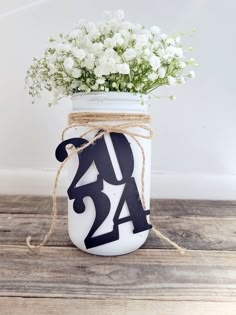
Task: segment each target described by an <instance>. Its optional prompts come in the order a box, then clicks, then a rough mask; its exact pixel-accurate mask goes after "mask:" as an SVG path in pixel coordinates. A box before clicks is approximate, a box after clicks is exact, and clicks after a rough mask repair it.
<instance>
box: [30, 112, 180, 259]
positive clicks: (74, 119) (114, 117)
mask: <svg viewBox="0 0 236 315" xmlns="http://www.w3.org/2000/svg"><path fill="white" fill-rule="evenodd" d="M103 120H106V121H111V122H114V121H122V120H125V121H130V122H127V123H122V124H118V125H107V124H97V123H96V122H100V121H103ZM149 120H150V118H149V116H148V115H145V114H113V113H102V114H99V113H71V114H69V120H68V122H69V126H68V127H66V128H65V129H64V130H63V132H62V141H63V140H64V137H65V133H66V131H68V130H69V129H71V128H75V127H87V128H89V129H88V130H87V131H86V132H84V133H83V134H81V135H80V137H85V136H86V135H88V134H90V133H92V132H94V131H97V130H100V132H99V133H97V134H96V135H95V136H93V137H92V139H91V140H89V141H88V142H87V143H85V144H83V145H82V146H80V147H78V148H74V146H73V145H72V146H70V147H69V148H68V147H67V149H71V152H70V153H69V154H68V156H67V158H66V159H65V160H64V161H63V162H62V163H61V165H60V167H59V168H58V170H57V172H56V177H55V181H54V186H53V194H52V220H51V225H50V228H49V230H48V232H47V233H46V235H45V236H44V239H43V240H42V242H41V243H39V244H38V245H33V244H31V236H28V237H27V238H26V243H27V246H28V248H29V249H30V250H34V249H40V248H41V247H43V246H44V245H45V244H46V243H47V242H48V240H49V238H50V236H51V235H52V233H53V231H54V228H55V224H56V219H57V187H58V181H59V178H60V174H61V171H62V169H63V168H64V166H65V164H66V163H67V162H68V161H69V160H70V159H71V158H72V157H73V156H74V155H75V154H79V153H81V152H82V151H83V150H85V149H86V148H87V147H89V146H90V145H92V144H93V143H95V142H96V141H97V140H98V139H100V138H102V137H104V136H105V135H106V134H109V133H111V132H115V133H122V134H126V135H128V136H130V137H131V138H132V139H133V140H134V141H135V142H136V144H137V145H138V146H139V148H140V150H141V153H142V171H141V198H140V199H141V203H142V206H143V208H144V209H146V202H145V196H144V177H145V162H146V157H145V152H144V149H143V146H142V144H141V143H140V141H139V140H138V139H137V138H143V139H151V138H152V135H153V133H152V130H151V128H150V127H149V126H147V125H145V123H148V122H149ZM91 122H95V124H93V123H91ZM130 128H140V129H141V130H146V131H147V134H142V133H138V132H133V131H130V130H129V129H130ZM149 220H150V219H149ZM152 229H153V231H154V233H155V234H156V236H158V237H159V238H160V239H163V240H165V241H166V242H168V243H169V244H171V245H172V246H173V247H175V248H176V249H177V250H178V251H179V252H180V253H181V254H184V252H185V249H184V248H183V247H181V246H179V245H178V244H177V243H175V242H174V241H172V240H170V239H169V238H168V237H167V236H165V235H164V234H163V233H162V232H161V231H160V230H159V229H157V227H152Z"/></svg>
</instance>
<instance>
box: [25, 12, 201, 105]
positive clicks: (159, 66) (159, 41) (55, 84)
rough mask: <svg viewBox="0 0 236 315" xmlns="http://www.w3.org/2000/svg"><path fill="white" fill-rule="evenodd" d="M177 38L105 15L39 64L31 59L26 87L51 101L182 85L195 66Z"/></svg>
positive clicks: (53, 42)
mask: <svg viewBox="0 0 236 315" xmlns="http://www.w3.org/2000/svg"><path fill="white" fill-rule="evenodd" d="M180 42H181V37H180V35H172V36H168V35H166V34H164V33H161V31H160V29H159V27H157V26H152V27H150V28H146V27H144V26H142V25H140V24H134V23H131V22H128V21H126V20H124V13H123V11H121V10H118V11H117V12H115V13H113V14H112V13H111V12H105V17H104V20H103V21H101V22H99V23H93V22H87V21H85V20H81V21H79V23H78V25H77V26H76V28H75V29H74V30H73V31H72V32H71V33H70V34H60V35H59V37H58V38H57V39H55V38H50V43H49V46H48V48H47V49H46V51H45V53H44V56H43V58H41V59H36V58H34V61H33V64H32V65H31V67H30V68H29V70H28V71H27V76H26V82H27V84H28V86H29V93H30V95H31V96H32V97H33V99H34V98H35V97H36V96H38V95H39V94H40V93H41V91H42V90H43V89H46V90H48V91H52V92H53V95H54V99H55V101H56V100H57V99H59V98H61V97H63V96H71V95H73V94H75V93H78V92H97V91H105V92H108V91H121V92H132V93H145V94H147V93H149V92H151V91H153V90H155V89H156V88H158V87H160V86H168V85H176V84H183V83H185V81H186V79H187V78H192V77H194V75H195V74H194V71H186V69H185V68H186V67H187V66H188V65H190V66H191V65H192V66H193V65H196V63H195V60H194V59H193V58H190V59H187V58H186V57H185V53H184V50H183V47H182V46H181V43H180Z"/></svg>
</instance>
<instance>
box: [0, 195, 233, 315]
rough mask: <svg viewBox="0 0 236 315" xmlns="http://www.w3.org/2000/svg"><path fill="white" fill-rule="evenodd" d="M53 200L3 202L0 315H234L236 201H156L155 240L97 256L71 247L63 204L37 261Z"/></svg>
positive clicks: (27, 198) (60, 201) (63, 202)
mask: <svg viewBox="0 0 236 315" xmlns="http://www.w3.org/2000/svg"><path fill="white" fill-rule="evenodd" d="M50 211H51V198H50V197H39V196H0V244H1V245H0V314H1V315H8V314H9V315H10V314H14V315H23V314H24V315H46V314H47V315H48V314H52V315H54V314H70V315H74V314H79V315H80V314H82V315H84V314H85V315H86V314H97V313H98V312H99V314H101V315H108V314H109V315H112V314H119V315H122V314H125V315H134V314H135V315H154V314H155V315H170V314H171V315H172V314H175V315H190V314H191V315H195V314H196V315H213V314H214V315H218V314H219V315H235V314H236V201H209V200H205V201H201V200H152V202H151V214H152V215H151V217H152V223H153V225H155V226H157V227H158V228H159V229H160V230H161V231H162V232H163V233H164V234H165V235H167V236H168V237H170V238H171V239H172V240H174V241H176V242H177V243H178V244H179V245H181V246H183V247H186V248H188V249H190V250H189V251H187V253H186V254H185V255H180V254H179V253H178V252H177V251H175V250H173V249H172V248H171V247H170V246H169V245H168V244H167V243H165V242H164V241H161V240H159V239H158V238H157V237H156V236H155V235H154V233H152V232H151V233H150V236H149V238H148V240H147V242H146V244H145V245H144V246H143V248H142V249H140V250H137V251H135V252H134V253H131V254H129V255H124V256H118V257H99V256H93V255H88V254H86V253H83V252H81V251H79V250H78V249H77V248H75V247H73V245H72V243H71V242H70V240H69V237H68V233H67V200H66V198H58V219H57V225H56V230H55V233H54V234H53V236H52V238H51V239H50V241H49V243H48V245H49V246H47V247H44V248H42V249H41V251H40V252H39V253H38V254H36V253H32V252H30V251H29V250H28V249H27V248H26V246H25V238H26V236H28V235H29V234H30V235H32V237H33V240H34V241H35V242H38V241H40V240H41V239H42V237H43V236H44V233H45V232H46V231H47V230H48V227H49V225H50V220H51V216H50Z"/></svg>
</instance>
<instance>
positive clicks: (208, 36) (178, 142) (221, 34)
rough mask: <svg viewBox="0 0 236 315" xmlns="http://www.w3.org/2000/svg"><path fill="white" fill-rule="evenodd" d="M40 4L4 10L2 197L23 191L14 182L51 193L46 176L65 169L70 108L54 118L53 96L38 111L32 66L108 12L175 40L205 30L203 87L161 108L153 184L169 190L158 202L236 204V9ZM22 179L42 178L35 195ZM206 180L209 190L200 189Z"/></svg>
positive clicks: (231, 4) (156, 113) (198, 39)
mask: <svg viewBox="0 0 236 315" xmlns="http://www.w3.org/2000/svg"><path fill="white" fill-rule="evenodd" d="M39 2H40V1H37V0H35V1H27V0H25V1H23V0H22V1H7V0H5V1H1V3H0V17H2V18H0V38H1V50H0V69H1V72H0V147H1V154H0V169H1V171H0V176H1V175H2V176H1V179H0V187H3V188H2V189H1V191H0V192H9V193H11V192H12V191H13V190H14V189H12V188H11V187H6V186H5V185H4V184H5V183H6V181H5V182H4V181H3V180H4V179H6V178H5V177H4V176H5V175H6V174H9V175H7V179H6V180H7V182H8V183H9V182H12V179H13V178H14V177H13V178H12V177H11V176H12V175H11V174H14V176H15V177H16V182H17V181H18V183H19V184H21V183H22V185H18V191H19V192H20V191H21V190H23V191H26V192H27V193H36V192H37V191H42V190H41V189H42V187H43V185H44V184H45V180H46V178H47V175H46V174H48V173H49V174H52V173H51V171H52V170H55V169H56V168H57V166H58V163H57V161H55V158H54V149H55V147H56V146H57V144H58V142H59V139H60V131H61V130H62V129H63V127H64V126H65V124H66V114H67V113H68V112H69V110H70V106H69V102H67V101H66V100H65V101H63V102H61V103H60V104H59V105H58V106H56V107H54V108H52V109H50V110H49V109H48V108H47V105H46V102H47V96H46V95H45V96H44V97H43V98H42V99H41V100H40V101H39V102H38V103H37V104H35V105H32V104H31V103H30V98H29V97H28V95H27V93H26V91H25V90H24V83H23V79H24V75H25V70H26V68H27V66H28V65H29V64H30V62H31V60H32V57H33V56H40V54H41V53H42V51H43V47H44V46H45V45H46V43H47V38H48V37H49V36H50V35H52V34H57V33H59V32H60V31H69V30H70V29H71V28H72V27H73V25H74V24H75V23H76V21H77V19H78V18H80V17H87V18H88V19H98V18H99V14H100V12H102V11H103V10H104V9H107V8H108V9H109V8H110V9H117V8H123V9H125V11H126V15H127V17H128V18H130V19H132V20H133V21H137V22H138V21H139V22H141V23H144V24H147V25H152V24H158V25H159V26H160V27H161V28H162V29H163V30H165V31H166V32H175V31H176V30H180V31H190V30H191V29H192V28H193V27H197V28H198V33H196V34H195V36H194V37H193V38H189V37H188V36H187V37H186V41H187V42H188V43H189V44H191V45H193V46H194V47H195V52H194V55H195V56H196V58H197V60H198V62H199V63H200V68H199V69H198V70H197V78H196V79H195V80H194V81H192V82H188V83H187V84H186V85H185V86H184V87H176V88H172V89H171V90H170V89H168V90H167V89H162V90H161V91H160V93H161V94H163V95H166V94H173V93H174V94H175V95H177V100H176V101H175V102H174V103H172V102H169V101H168V100H164V99H163V100H155V99H154V100H153V102H152V118H153V128H154V131H155V138H154V141H153V155H152V162H153V163H152V170H153V178H155V180H154V179H153V180H154V181H156V179H158V180H159V183H160V187H159V189H157V190H156V189H154V191H155V192H154V195H155V196H160V197H162V196H168V197H171V196H173V197H178V196H181V197H185V196H186V197H188V196H192V197H196V198H212V196H214V198H215V199H221V198H223V199H224V197H225V196H229V197H231V198H233V199H235V198H236V196H235V190H234V187H233V186H232V185H233V183H234V178H235V174H236V145H235V135H236V125H235V117H236V109H235V96H236V95H235V94H236V92H235V74H234V71H233V69H234V68H235V66H236V65H235V56H234V54H235V48H236V47H235V46H236V43H235V41H234V37H235V34H234V33H235V31H234V30H235V16H234V15H235V10H236V2H235V1H233V0H227V1H224V2H220V1H218V2H215V1H213V0H209V1H203V0H200V1H194V0H191V1H187V2H186V1H184V0H179V1H171V0H167V1H165V2H163V1H160V0H152V1H151V0H147V1H143V2H141V1H136V2H135V6H134V2H133V1H125V0H120V1H119V4H117V3H116V2H111V1H108V0H100V1H92V0H87V1H86V2H85V1H82V0H68V1H62V0H48V1H45V2H44V1H42V2H41V3H39ZM144 12H145V14H144ZM23 170H25V171H23ZM4 174H5V175H4ZM21 174H26V177H27V176H28V175H29V174H32V175H34V176H33V177H32V181H31V184H30V185H28V186H27V183H26V182H25V181H24V176H23V177H20V175H21ZM27 174H28V175H27ZM36 174H41V175H39V177H37V176H36ZM42 174H44V175H42ZM155 174H158V175H155ZM30 176H31V175H29V178H31V177H30ZM35 176H36V177H35ZM50 176H51V175H49V177H50ZM43 178H44V179H43ZM164 178H166V180H165V179H164ZM183 178H185V179H186V178H187V179H186V181H185V180H183ZM196 178H200V179H201V180H202V185H200V184H199V185H198V186H197V188H196V186H195V185H194V182H195V179H196ZM212 178H214V179H215V180H214V181H213V180H212ZM40 181H41V182H40ZM46 182H47V180H46ZM48 183H49V182H48ZM174 183H176V184H178V185H177V187H176V189H175V191H174V190H173V189H172V188H171V187H173V186H174ZM191 183H193V185H192V184H191ZM214 183H218V184H217V185H214ZM13 184H14V183H13ZM24 184H25V187H23V186H24ZM161 184H162V186H161ZM37 185H38V190H37ZM47 185H48V184H47ZM204 185H205V186H204ZM13 186H14V185H13ZM49 186H50V185H49ZM164 187H166V188H164ZM43 191H44V193H46V194H47V193H48V194H50V192H51V191H49V190H48V189H44V190H43ZM170 191H172V193H170ZM16 192H17V187H16ZM208 192H209V193H208Z"/></svg>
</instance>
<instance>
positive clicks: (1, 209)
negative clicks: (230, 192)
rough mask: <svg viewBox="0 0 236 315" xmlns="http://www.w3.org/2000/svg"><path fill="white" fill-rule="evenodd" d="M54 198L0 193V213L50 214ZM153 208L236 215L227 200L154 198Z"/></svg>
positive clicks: (163, 212) (162, 212)
mask: <svg viewBox="0 0 236 315" xmlns="http://www.w3.org/2000/svg"><path fill="white" fill-rule="evenodd" d="M51 205H52V198H51V197H45V196H20V195H18V196H8V195H2V196H1V195H0V213H6V214H11V213H15V214H16V213H18V214H29V213H30V214H49V213H50V211H51ZM57 205H58V215H60V214H62V215H66V214H67V199H66V198H65V197H58V198H57ZM151 210H155V211H156V212H157V213H158V215H159V216H169V215H171V216H182V215H184V216H195V215H197V216H208V217H209V216H211V217H231V216H236V201H230V200H229V201H227V200H222V201H221V200H182V199H179V200H178V199H174V200H170V199H153V200H151Z"/></svg>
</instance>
